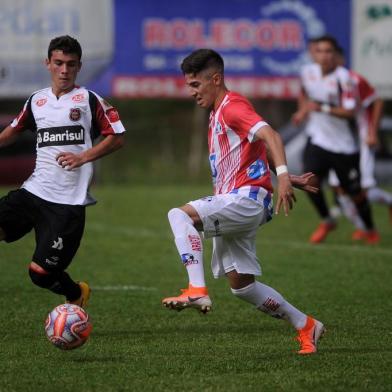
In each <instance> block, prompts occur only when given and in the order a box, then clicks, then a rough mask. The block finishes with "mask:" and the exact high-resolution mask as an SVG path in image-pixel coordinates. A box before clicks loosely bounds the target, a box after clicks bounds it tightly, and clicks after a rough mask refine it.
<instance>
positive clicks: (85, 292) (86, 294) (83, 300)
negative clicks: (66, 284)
mask: <svg viewBox="0 0 392 392" xmlns="http://www.w3.org/2000/svg"><path fill="white" fill-rule="evenodd" d="M78 285H79V287H80V291H81V292H82V294H81V295H80V297H79V298H78V299H76V300H75V301H67V303H70V304H74V305H78V306H80V307H81V308H83V309H84V308H85V307H86V306H87V304H88V300H89V298H90V294H91V289H90V286H89V285H88V283H86V282H78Z"/></svg>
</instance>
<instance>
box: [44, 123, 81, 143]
mask: <svg viewBox="0 0 392 392" xmlns="http://www.w3.org/2000/svg"><path fill="white" fill-rule="evenodd" d="M71 144H84V128H83V127H82V126H80V125H71V126H69V127H53V128H42V129H39V130H38V132H37V146H38V147H46V146H65V145H71Z"/></svg>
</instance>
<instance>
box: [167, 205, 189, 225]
mask: <svg viewBox="0 0 392 392" xmlns="http://www.w3.org/2000/svg"><path fill="white" fill-rule="evenodd" d="M167 218H168V219H169V222H170V223H171V224H172V223H176V222H180V221H185V222H187V223H191V224H193V221H192V218H191V217H190V216H189V215H188V214H187V213H186V212H185V211H183V210H182V209H181V208H172V209H171V210H170V211H169V212H168V213H167Z"/></svg>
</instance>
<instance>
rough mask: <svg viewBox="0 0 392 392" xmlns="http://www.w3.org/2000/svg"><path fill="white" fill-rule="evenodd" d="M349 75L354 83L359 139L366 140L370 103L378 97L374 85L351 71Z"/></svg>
mask: <svg viewBox="0 0 392 392" xmlns="http://www.w3.org/2000/svg"><path fill="white" fill-rule="evenodd" d="M350 75H351V77H352V79H353V81H354V83H355V90H356V98H357V102H358V103H357V106H358V111H357V113H356V116H355V117H356V121H357V125H358V130H359V135H360V138H361V141H364V140H366V138H367V135H368V132H369V126H370V122H371V114H372V107H371V105H372V103H373V102H374V101H375V100H376V99H377V98H378V97H377V93H376V90H375V89H374V87H373V86H372V85H371V84H370V83H369V82H368V80H367V79H365V78H364V77H363V76H362V75H360V74H358V73H356V72H354V71H351V70H350Z"/></svg>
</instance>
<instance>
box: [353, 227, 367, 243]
mask: <svg viewBox="0 0 392 392" xmlns="http://www.w3.org/2000/svg"><path fill="white" fill-rule="evenodd" d="M365 236H366V231H365V230H361V229H356V230H355V231H354V232H353V233H352V234H351V239H352V240H353V241H362V240H363V239H365Z"/></svg>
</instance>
